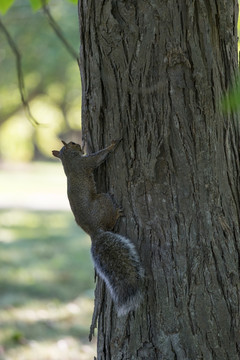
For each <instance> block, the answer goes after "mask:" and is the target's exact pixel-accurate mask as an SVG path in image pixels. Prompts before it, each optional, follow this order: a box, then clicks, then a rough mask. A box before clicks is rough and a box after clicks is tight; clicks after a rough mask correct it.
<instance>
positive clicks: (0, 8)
mask: <svg viewBox="0 0 240 360" xmlns="http://www.w3.org/2000/svg"><path fill="white" fill-rule="evenodd" d="M14 1H15V0H0V12H1V13H2V14H5V13H6V12H7V11H8V9H9V8H10V7H11V6H12V4H13V3H14Z"/></svg>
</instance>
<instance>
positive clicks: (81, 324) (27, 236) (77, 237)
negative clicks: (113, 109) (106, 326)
mask: <svg viewBox="0 0 240 360" xmlns="http://www.w3.org/2000/svg"><path fill="white" fill-rule="evenodd" d="M59 165H60V164H59ZM36 167H37V169H38V170H39V171H36V172H33V168H35V169H36ZM54 167H55V170H56V165H55V164H54V166H53V167H51V165H49V164H46V165H45V164H38V165H33V167H31V166H30V167H29V168H28V169H26V168H24V174H21V171H22V170H21V169H20V170H19V168H17V169H16V168H15V170H13V169H6V168H4V169H1V170H0V205H1V198H2V196H3V195H4V204H5V205H6V204H7V196H8V195H7V194H8V192H9V190H8V189H10V190H11V188H12V186H15V187H16V188H17V189H18V190H17V189H16V188H15V190H14V194H15V197H16V203H18V202H19V201H20V200H19V199H24V198H26V199H27V195H28V194H29V193H31V194H33V199H37V197H36V193H35V192H34V188H36V190H38V191H39V193H41V200H42V201H41V203H40V209H41V210H37V203H35V205H34V210H33V209H29V202H26V206H25V205H24V203H22V204H21V205H22V206H21V208H18V207H13V206H11V207H9V208H2V209H1V210H0V360H32V359H34V360H55V359H56V360H81V359H82V360H84V359H86V360H88V359H93V356H94V354H95V344H89V342H88V333H89V325H90V322H91V314H92V311H93V288H94V284H93V278H94V271H93V265H92V262H91V259H90V240H89V238H88V236H86V235H85V234H84V232H82V231H81V229H80V228H79V227H77V225H76V224H75V221H74V219H73V215H72V213H71V212H70V211H66V210H61V211H59V210H54V211H53V210H49V206H48V204H46V209H43V202H44V201H43V200H44V199H46V198H47V199H48V194H52V193H54V191H55V193H56V192H59V194H60V193H61V192H65V187H66V184H65V178H64V176H65V175H64V174H63V173H60V172H59V175H58V173H57V172H56V171H55V170H54ZM40 170H41V171H40ZM28 172H29V177H28V176H27V173H28ZM39 173H41V174H45V175H44V181H39ZM13 174H14V176H13ZM41 176H42V175H41ZM16 177H18V181H17V186H16ZM21 178H22V180H23V183H21ZM47 178H49V186H47V184H48V182H47ZM61 182H62V183H61ZM11 183H12V186H11ZM27 183H28V186H27ZM41 183H42V184H43V186H42V187H41ZM4 184H5V185H6V186H4ZM53 184H58V186H57V187H54V186H53ZM23 189H26V196H24V191H25V190H24V191H23ZM44 194H46V196H45V195H44ZM11 196H12V194H11V193H9V199H10V204H11V205H12V198H11ZM59 196H60V197H61V196H62V195H61V194H60V195H59ZM64 201H65V200H64ZM50 205H51V206H50V208H51V209H52V207H53V206H52V204H50ZM60 205H61V206H60V208H63V209H64V208H66V206H65V205H66V204H60Z"/></svg>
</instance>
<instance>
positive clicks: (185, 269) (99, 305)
mask: <svg viewBox="0 0 240 360" xmlns="http://www.w3.org/2000/svg"><path fill="white" fill-rule="evenodd" d="M237 10H238V9H237V0H233V1H229V0H217V1H216V0H198V1H194V0H183V1H179V0H177V1H176V0H168V1H167V0H128V1H126V0H97V1H94V0H80V1H79V18H80V34H81V64H80V69H81V76H82V89H83V99H82V104H83V111H82V122H83V134H84V139H85V140H86V142H87V144H88V147H89V149H90V150H97V149H99V148H102V147H103V146H105V145H108V144H109V143H110V141H111V140H112V139H114V138H118V137H121V136H122V137H123V141H122V143H121V145H120V146H119V148H118V150H117V151H116V153H115V154H114V155H112V156H111V158H109V159H108V161H107V166H106V167H105V166H103V167H102V168H101V170H100V171H99V172H98V176H97V179H98V184H99V190H108V191H110V192H111V193H113V194H114V197H115V199H116V200H117V202H118V203H119V204H120V205H121V206H122V207H123V209H124V213H125V216H126V217H125V218H124V219H122V220H121V222H120V224H119V226H118V228H117V229H116V230H117V231H118V232H120V233H122V234H124V235H127V236H128V237H129V238H131V239H132V240H133V241H134V242H135V244H136V245H137V247H138V249H139V252H140V256H141V259H142V262H143V264H144V267H145V269H146V281H145V302H144V303H143V305H142V306H141V308H140V309H139V310H138V311H137V312H136V313H135V314H131V315H130V316H129V317H127V318H126V317H123V318H117V317H116V313H115V312H114V310H113V306H112V302H111V299H110V296H109V294H108V293H107V291H106V290H105V288H104V285H103V284H102V283H101V282H98V285H97V289H96V304H95V312H94V317H93V325H92V330H93V327H94V326H95V322H96V320H98V359H99V360H100V359H101V360H103V359H104V360H107V359H111V360H115V359H166V360H172V359H178V360H186V359H191V360H197V359H204V360H206V359H208V360H211V359H219V360H223V359H226V360H227V359H229V360H230V359H231V360H237V359H239V358H240V348H239V345H240V342H239V341H240V337H239V330H240V327H239V319H240V314H239V312H240V308H239V306H240V305H239V303H240V293H239V288H240V282H239V259H240V258H239V255H240V236H239V235H240V234H239V219H240V208H239V203H240V185H239V175H240V170H239V146H240V131H239V130H240V129H239V120H238V119H237V117H236V115H233V114H232V115H227V114H223V113H221V110H220V100H221V96H222V95H223V93H224V92H225V91H226V90H227V88H228V87H229V85H230V82H231V80H232V79H233V78H234V75H235V72H236V70H237V12H238V11H237ZM103 184H105V185H103Z"/></svg>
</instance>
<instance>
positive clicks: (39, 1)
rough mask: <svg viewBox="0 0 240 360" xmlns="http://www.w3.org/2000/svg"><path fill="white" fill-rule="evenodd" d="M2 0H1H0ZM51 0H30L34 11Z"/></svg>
mask: <svg viewBox="0 0 240 360" xmlns="http://www.w3.org/2000/svg"><path fill="white" fill-rule="evenodd" d="M0 1H1V0H0ZM49 1H50V0H30V4H31V7H32V9H33V11H37V10H39V9H41V8H42V7H43V5H46V4H47V3H48V2H49Z"/></svg>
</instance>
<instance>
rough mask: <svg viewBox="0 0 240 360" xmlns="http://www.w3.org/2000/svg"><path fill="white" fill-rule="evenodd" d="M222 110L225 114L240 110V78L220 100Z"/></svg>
mask: <svg viewBox="0 0 240 360" xmlns="http://www.w3.org/2000/svg"><path fill="white" fill-rule="evenodd" d="M222 108H223V110H224V111H226V112H231V111H232V112H238V111H239V110H240V78H239V77H238V79H237V80H236V83H235V85H234V86H233V87H232V88H231V89H230V90H229V91H228V92H227V94H226V95H225V96H224V98H223V100H222Z"/></svg>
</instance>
